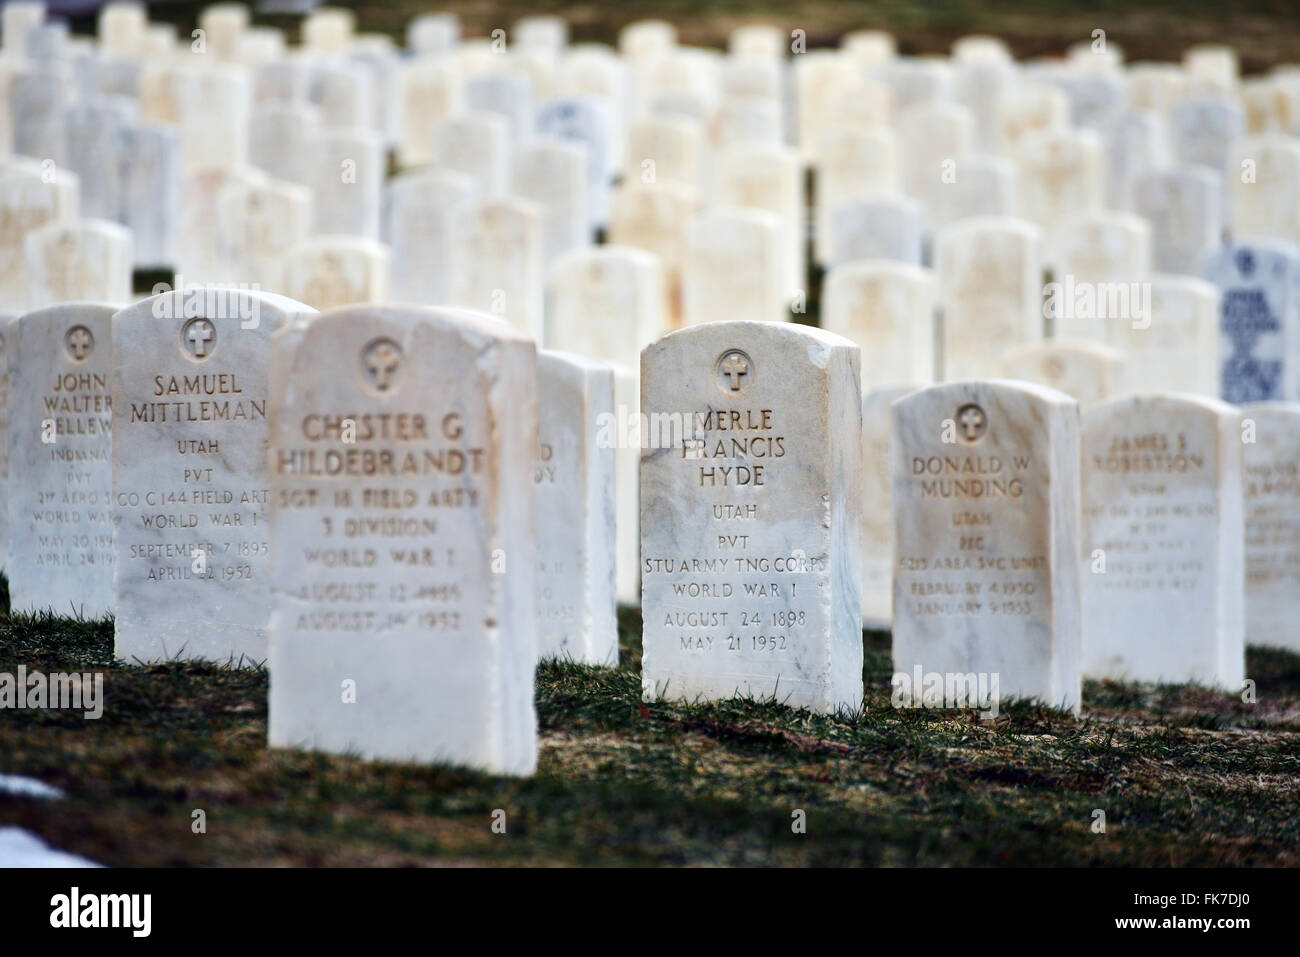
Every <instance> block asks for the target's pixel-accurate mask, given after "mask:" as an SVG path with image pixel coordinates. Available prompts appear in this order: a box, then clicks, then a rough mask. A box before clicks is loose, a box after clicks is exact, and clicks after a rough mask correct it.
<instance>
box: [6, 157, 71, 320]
mask: <svg viewBox="0 0 1300 957" xmlns="http://www.w3.org/2000/svg"><path fill="white" fill-rule="evenodd" d="M45 173H46V171H45V168H44V167H42V165H41V164H40V163H37V162H35V161H29V160H18V161H15V162H12V163H8V164H5V165H3V166H0V309H6V310H9V311H12V312H22V311H23V310H24V309H25V308H26V305H27V247H26V239H27V236H28V235H29V234H30V233H32V232H33V231H35V230H36V229H39V228H40V227H41V226H44V225H46V224H47V223H55V222H69V221H71V220H74V219H75V218H76V216H77V196H78V190H79V181H78V179H77V177H76V176H75V175H74V174H72V173H55V174H54V175H52V176H48V177H47V175H45Z"/></svg>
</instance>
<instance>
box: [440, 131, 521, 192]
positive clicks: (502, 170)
mask: <svg viewBox="0 0 1300 957" xmlns="http://www.w3.org/2000/svg"><path fill="white" fill-rule="evenodd" d="M509 149H510V126H509V124H508V123H506V121H505V120H504V119H502V118H501V117H499V116H495V115H492V114H487V113H485V114H468V113H467V114H458V115H456V116H451V117H448V118H447V119H445V120H443V121H442V122H440V123H438V125H437V127H436V128H435V132H434V137H433V162H434V164H435V165H436V166H438V167H440V168H442V169H448V170H452V171H454V172H458V173H464V174H466V175H467V176H469V177H471V178H472V179H473V180H474V192H475V194H476V195H478V196H481V197H483V198H492V197H496V196H501V195H502V194H504V193H505V191H506V184H507V183H508V182H509V179H510V161H509Z"/></svg>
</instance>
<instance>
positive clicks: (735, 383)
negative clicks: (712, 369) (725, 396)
mask: <svg viewBox="0 0 1300 957" xmlns="http://www.w3.org/2000/svg"><path fill="white" fill-rule="evenodd" d="M722 374H723V375H724V376H726V377H727V378H728V379H730V380H731V391H732V392H739V391H740V380H741V379H743V378H744V377H745V376H746V375H748V374H749V363H748V362H746V361H745V360H744V358H743V357H742V356H741V355H740V354H739V353H735V352H733V353H731V354H730V355H728V356H727V358H725V359H723V360H722Z"/></svg>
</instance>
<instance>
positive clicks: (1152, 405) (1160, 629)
mask: <svg viewBox="0 0 1300 957" xmlns="http://www.w3.org/2000/svg"><path fill="white" fill-rule="evenodd" d="M1242 444H1243V443H1242V430H1241V413H1240V412H1239V411H1238V410H1237V409H1234V408H1233V407H1231V406H1229V405H1227V404H1225V403H1223V402H1219V401H1217V400H1214V399H1205V398H1194V397H1191V396H1172V395H1140V396H1129V397H1125V398H1121V399H1115V400H1113V401H1110V402H1106V403H1103V404H1101V405H1098V406H1094V407H1093V408H1092V409H1090V410H1088V411H1087V412H1086V413H1085V414H1084V416H1083V430H1082V448H1083V465H1082V469H1083V537H1082V539H1081V543H1080V545H1081V547H1080V550H1079V554H1080V557H1081V560H1082V561H1083V562H1084V563H1085V569H1084V572H1083V627H1084V633H1083V655H1084V673H1085V674H1087V675H1088V676H1089V677H1092V678H1114V679H1121V680H1127V681H1162V682H1179V683H1181V682H1188V681H1197V682H1200V683H1202V684H1206V685H1211V686H1216V687H1219V688H1223V689H1225V690H1237V689H1240V687H1241V682H1242V678H1243V668H1244V666H1245V650H1244V644H1243V638H1242V634H1243V625H1244V617H1243V568H1244V565H1243V560H1242V541H1243V537H1242V536H1243V534H1244V533H1243V524H1242V480H1241V475H1242Z"/></svg>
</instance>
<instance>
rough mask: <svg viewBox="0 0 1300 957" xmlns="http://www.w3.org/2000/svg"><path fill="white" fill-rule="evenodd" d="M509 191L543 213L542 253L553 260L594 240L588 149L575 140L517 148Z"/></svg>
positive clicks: (539, 141) (546, 258)
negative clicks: (577, 143)
mask: <svg viewBox="0 0 1300 957" xmlns="http://www.w3.org/2000/svg"><path fill="white" fill-rule="evenodd" d="M510 194H511V195H512V196H518V197H519V198H521V199H526V200H529V201H530V202H533V203H536V204H537V206H538V208H539V209H540V210H541V214H542V256H543V259H544V260H545V262H546V263H548V264H549V263H552V262H554V261H555V260H556V259H557V258H559V257H560V256H563V255H564V254H565V253H567V252H569V251H570V250H573V249H578V248H581V247H583V246H586V245H587V244H588V243H589V242H590V241H591V217H590V216H589V215H588V212H587V203H588V200H589V194H588V190H587V153H586V151H585V150H584V149H582V147H580V146H577V145H575V144H573V143H564V142H559V141H545V140H535V141H533V142H532V143H530V144H529V145H528V146H526V147H523V148H522V149H519V150H517V151H516V152H515V158H514V163H513V165H512V168H511V185H510Z"/></svg>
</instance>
